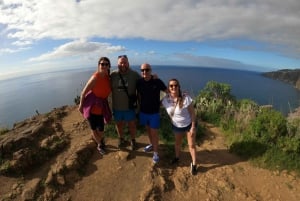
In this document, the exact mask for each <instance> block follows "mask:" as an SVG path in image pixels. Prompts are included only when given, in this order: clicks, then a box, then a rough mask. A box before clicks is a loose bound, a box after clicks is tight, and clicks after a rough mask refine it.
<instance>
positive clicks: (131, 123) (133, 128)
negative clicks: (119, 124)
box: [128, 120, 136, 140]
mask: <svg viewBox="0 0 300 201" xmlns="http://www.w3.org/2000/svg"><path fill="white" fill-rule="evenodd" d="M128 127H129V133H130V136H131V140H135V134H136V122H135V120H131V121H129V122H128Z"/></svg>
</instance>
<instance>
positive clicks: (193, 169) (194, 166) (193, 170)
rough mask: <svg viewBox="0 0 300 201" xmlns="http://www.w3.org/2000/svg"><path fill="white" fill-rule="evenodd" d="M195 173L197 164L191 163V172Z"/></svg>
mask: <svg viewBox="0 0 300 201" xmlns="http://www.w3.org/2000/svg"><path fill="white" fill-rule="evenodd" d="M196 173H197V165H193V163H191V174H192V175H195V174H196Z"/></svg>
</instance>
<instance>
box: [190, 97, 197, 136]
mask: <svg viewBox="0 0 300 201" xmlns="http://www.w3.org/2000/svg"><path fill="white" fill-rule="evenodd" d="M188 111H189V113H190V116H191V120H192V127H191V130H190V133H191V134H192V135H193V133H196V124H197V122H196V114H195V109H194V106H193V102H192V103H191V104H190V105H189V106H188Z"/></svg>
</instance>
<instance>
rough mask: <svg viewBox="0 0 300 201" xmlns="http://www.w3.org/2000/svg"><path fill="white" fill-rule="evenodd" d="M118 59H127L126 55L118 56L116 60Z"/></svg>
mask: <svg viewBox="0 0 300 201" xmlns="http://www.w3.org/2000/svg"><path fill="white" fill-rule="evenodd" d="M120 58H126V59H127V55H126V54H124V55H120V56H118V59H120Z"/></svg>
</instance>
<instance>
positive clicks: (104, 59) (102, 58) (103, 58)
mask: <svg viewBox="0 0 300 201" xmlns="http://www.w3.org/2000/svg"><path fill="white" fill-rule="evenodd" d="M101 61H106V62H107V63H108V69H107V71H108V75H110V67H111V65H110V60H109V58H108V57H100V59H99V60H98V66H99V65H100V63H101Z"/></svg>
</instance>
